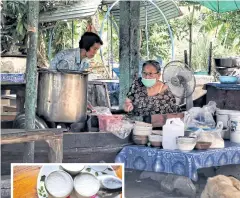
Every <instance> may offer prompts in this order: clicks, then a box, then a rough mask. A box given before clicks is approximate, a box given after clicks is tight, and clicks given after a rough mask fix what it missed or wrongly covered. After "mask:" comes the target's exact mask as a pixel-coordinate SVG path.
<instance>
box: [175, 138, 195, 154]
mask: <svg viewBox="0 0 240 198" xmlns="http://www.w3.org/2000/svg"><path fill="white" fill-rule="evenodd" d="M196 142H197V141H196V138H194V137H177V146H178V149H179V150H181V151H184V152H188V151H192V150H193V149H194V147H195V145H196Z"/></svg>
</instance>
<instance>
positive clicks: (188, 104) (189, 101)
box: [185, 89, 193, 111]
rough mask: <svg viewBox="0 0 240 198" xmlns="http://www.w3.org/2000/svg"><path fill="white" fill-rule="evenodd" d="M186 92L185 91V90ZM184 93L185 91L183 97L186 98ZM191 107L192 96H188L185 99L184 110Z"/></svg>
mask: <svg viewBox="0 0 240 198" xmlns="http://www.w3.org/2000/svg"><path fill="white" fill-rule="evenodd" d="M185 90H187V89H185ZM186 95H187V94H186V91H185V96H186ZM192 107H193V99H192V94H191V95H190V96H187V97H186V110H187V111H188V110H189V109H191V108H192Z"/></svg>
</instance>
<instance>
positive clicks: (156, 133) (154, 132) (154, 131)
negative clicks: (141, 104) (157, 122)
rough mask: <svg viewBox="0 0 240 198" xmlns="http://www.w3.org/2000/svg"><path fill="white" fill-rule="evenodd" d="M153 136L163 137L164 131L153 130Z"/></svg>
mask: <svg viewBox="0 0 240 198" xmlns="http://www.w3.org/2000/svg"><path fill="white" fill-rule="evenodd" d="M152 134H155V135H162V130H152Z"/></svg>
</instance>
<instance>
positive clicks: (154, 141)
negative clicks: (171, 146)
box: [148, 134, 162, 147]
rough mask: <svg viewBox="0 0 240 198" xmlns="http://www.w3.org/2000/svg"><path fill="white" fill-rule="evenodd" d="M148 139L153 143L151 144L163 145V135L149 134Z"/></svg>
mask: <svg viewBox="0 0 240 198" xmlns="http://www.w3.org/2000/svg"><path fill="white" fill-rule="evenodd" d="M148 140H149V142H150V143H151V145H152V146H154V147H160V146H162V136H161V135H156V134H152V135H149V136H148Z"/></svg>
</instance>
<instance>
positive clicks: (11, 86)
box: [1, 82, 26, 113]
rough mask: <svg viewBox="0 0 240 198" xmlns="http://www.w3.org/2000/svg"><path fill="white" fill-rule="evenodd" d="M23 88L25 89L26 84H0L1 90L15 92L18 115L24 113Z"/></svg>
mask: <svg viewBox="0 0 240 198" xmlns="http://www.w3.org/2000/svg"><path fill="white" fill-rule="evenodd" d="M25 88H26V83H13V82H1V90H14V91H16V95H17V98H16V103H17V104H16V106H17V112H19V113H22V112H23V111H24V103H25Z"/></svg>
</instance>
